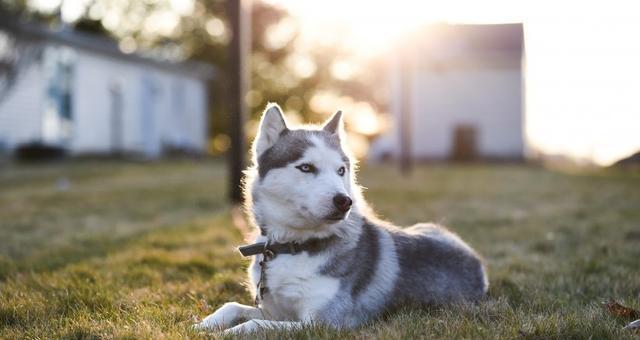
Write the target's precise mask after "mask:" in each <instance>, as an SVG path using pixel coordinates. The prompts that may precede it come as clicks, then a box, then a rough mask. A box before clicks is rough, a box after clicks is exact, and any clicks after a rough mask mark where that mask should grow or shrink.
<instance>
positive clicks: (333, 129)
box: [322, 110, 344, 135]
mask: <svg viewBox="0 0 640 340" xmlns="http://www.w3.org/2000/svg"><path fill="white" fill-rule="evenodd" d="M343 125H344V124H343V123H342V111H340V110H338V111H337V112H336V113H334V114H333V116H332V117H331V118H329V120H328V121H327V122H326V123H324V126H323V127H322V130H324V131H327V132H329V133H330V134H333V135H340V134H342V129H343V128H344V126H343Z"/></svg>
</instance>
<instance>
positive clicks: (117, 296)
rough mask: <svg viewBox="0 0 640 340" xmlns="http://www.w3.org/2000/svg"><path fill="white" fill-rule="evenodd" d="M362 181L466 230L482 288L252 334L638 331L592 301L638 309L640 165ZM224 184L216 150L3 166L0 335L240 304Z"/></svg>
mask: <svg viewBox="0 0 640 340" xmlns="http://www.w3.org/2000/svg"><path fill="white" fill-rule="evenodd" d="M65 178H66V179H68V183H69V185H68V187H67V185H66V184H65V182H66V180H65ZM361 182H362V184H363V185H364V186H366V187H368V190H367V191H366V197H367V198H368V199H369V201H370V202H371V203H372V205H373V206H374V207H375V208H376V210H377V211H378V212H379V213H380V215H381V216H383V217H385V218H387V219H389V220H391V221H394V222H396V223H398V224H403V225H408V224H412V223H415V222H418V221H437V222H442V223H445V224H446V225H448V226H449V227H450V228H451V229H453V230H454V231H456V232H457V233H459V234H460V235H461V236H462V237H463V238H464V239H466V240H468V242H469V243H471V244H472V245H473V246H474V247H475V248H476V249H477V250H478V251H479V252H480V253H481V254H483V255H484V257H485V258H486V260H487V262H488V265H489V275H490V283H491V288H490V292H489V297H488V298H487V299H486V300H485V301H482V302H481V303H479V304H475V305H466V306H465V305H461V306H449V307H433V308H430V309H407V310H405V311H402V312H400V313H395V314H392V315H387V316H385V317H384V318H383V319H382V320H379V321H376V322H373V323H371V324H369V325H365V326H363V327H361V328H360V329H357V330H353V331H340V332H338V331H334V330H330V329H327V328H323V327H310V328H305V329H303V330H300V331H297V332H293V333H288V334H283V333H278V332H269V333H266V334H261V335H263V336H267V337H269V338H272V339H279V338H284V337H292V338H316V337H322V338H327V339H333V338H343V339H352V338H357V339H364V338H372V337H379V338H406V339H413V338H443V339H447V338H468V339H475V338H558V339H566V338H594V339H600V338H625V337H626V338H636V339H637V338H638V335H637V334H638V333H635V334H634V333H631V332H627V331H623V330H621V327H622V326H623V325H624V324H625V320H620V319H617V318H615V317H613V316H611V315H609V314H608V313H607V312H606V311H604V310H603V308H602V307H601V305H600V303H601V302H602V301H603V300H606V299H609V298H614V299H616V300H618V301H620V302H621V303H623V304H625V305H629V306H631V307H635V308H640V174H638V173H632V172H612V171H607V172H599V173H592V174H582V175H568V174H560V173H553V172H549V171H545V170H542V169H538V168H532V167H525V166H430V167H426V166H425V167H420V168H417V169H416V171H415V172H414V173H413V175H412V176H411V177H410V178H406V179H403V178H400V177H399V176H398V175H397V173H396V171H395V170H394V169H392V168H388V167H387V168H383V167H366V168H365V169H363V170H362V175H361ZM224 184H225V169H224V166H223V164H222V163H216V162H204V163H190V162H178V163H154V164H135V163H128V164H124V163H115V162H77V163H70V164H64V165H63V164H58V165H47V166H20V167H17V166H12V167H8V168H3V169H0V338H71V339H79V338H184V337H191V338H196V337H199V336H206V335H201V334H196V333H194V332H192V331H190V330H189V329H188V326H189V325H190V324H191V323H192V322H193V321H194V320H196V319H198V318H201V317H204V316H205V315H207V314H208V313H211V312H212V311H213V310H215V308H216V307H217V306H219V305H221V304H222V303H224V302H226V301H239V302H243V303H251V300H252V299H251V297H250V296H249V295H248V294H247V293H246V290H245V287H244V283H243V282H244V270H245V268H246V266H247V261H246V260H244V259H242V258H241V257H240V256H239V255H238V254H237V253H235V251H234V248H233V247H234V246H235V245H238V244H240V243H242V242H243V241H242V235H240V233H239V231H238V230H236V229H235V228H234V227H233V226H232V223H231V217H230V208H229V206H228V205H227V204H226V203H225V187H224ZM65 187H67V188H65Z"/></svg>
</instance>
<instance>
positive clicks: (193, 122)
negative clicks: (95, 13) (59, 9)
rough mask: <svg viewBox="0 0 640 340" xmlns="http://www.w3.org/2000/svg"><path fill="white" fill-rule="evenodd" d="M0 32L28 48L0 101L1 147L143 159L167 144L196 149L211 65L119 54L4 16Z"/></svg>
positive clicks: (94, 41)
mask: <svg viewBox="0 0 640 340" xmlns="http://www.w3.org/2000/svg"><path fill="white" fill-rule="evenodd" d="M0 35H2V37H0V38H2V39H5V41H9V40H12V39H13V40H14V41H20V43H21V44H23V46H25V45H26V46H28V48H24V49H23V50H22V51H21V52H22V54H23V55H19V56H18V58H21V60H18V61H19V63H20V64H21V67H20V68H19V72H18V73H17V74H16V75H15V77H14V79H13V80H12V83H13V84H12V85H11V86H10V87H8V90H6V91H5V93H3V94H2V96H1V97H0V145H2V146H3V148H4V149H8V150H13V149H15V148H16V147H17V146H19V145H21V144H23V143H30V142H41V143H44V144H49V145H57V146H62V147H64V148H66V149H67V150H68V151H69V152H70V153H71V154H85V153H90V154H96V153H97V154H100V153H112V152H125V153H135V154H142V155H146V156H149V157H155V156H158V155H160V154H161V153H162V151H163V149H164V148H167V147H170V148H181V149H189V150H192V151H202V150H204V148H205V146H206V139H207V101H208V99H207V81H208V80H209V79H210V78H211V77H212V76H213V73H214V69H213V68H212V67H211V66H209V65H205V64H201V63H194V62H181V63H173V62H166V61H159V60H157V59H153V58H150V57H143V56H141V55H137V54H126V53H123V52H122V51H121V50H120V49H119V48H118V45H117V44H116V43H115V42H113V41H111V40H107V39H104V38H100V37H97V36H94V35H90V34H87V33H82V32H77V31H73V30H71V29H60V30H51V29H48V28H44V27H42V26H37V25H33V24H26V23H18V22H12V21H8V20H4V19H3V20H2V22H1V23H0ZM0 45H2V44H0ZM4 45H5V48H6V46H7V44H6V43H5V44H4ZM4 52H5V54H6V51H4Z"/></svg>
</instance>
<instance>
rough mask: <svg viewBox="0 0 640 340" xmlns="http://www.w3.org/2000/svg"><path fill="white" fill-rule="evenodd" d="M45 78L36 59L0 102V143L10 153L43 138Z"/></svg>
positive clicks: (19, 76)
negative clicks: (17, 147) (11, 150)
mask: <svg viewBox="0 0 640 340" xmlns="http://www.w3.org/2000/svg"><path fill="white" fill-rule="evenodd" d="M44 84H45V82H44V76H43V72H42V65H41V63H40V60H39V59H36V60H35V61H34V62H33V63H32V64H30V65H29V66H28V67H27V68H26V69H25V70H24V71H23V72H21V73H20V74H19V75H18V77H17V79H16V80H15V83H14V85H13V86H12V87H11V88H10V89H9V90H8V91H9V92H7V93H6V94H5V97H4V98H2V100H0V143H2V144H4V145H5V146H6V147H8V148H9V149H12V148H15V147H16V146H17V145H19V144H22V143H27V142H30V141H35V140H40V139H41V137H42V110H43V108H44V105H43V103H44V93H45V88H44V86H45V85H44Z"/></svg>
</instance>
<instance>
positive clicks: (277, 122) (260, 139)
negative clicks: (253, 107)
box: [254, 103, 288, 156]
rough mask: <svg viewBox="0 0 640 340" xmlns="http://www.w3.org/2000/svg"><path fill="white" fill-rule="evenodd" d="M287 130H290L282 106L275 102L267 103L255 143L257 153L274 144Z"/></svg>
mask: <svg viewBox="0 0 640 340" xmlns="http://www.w3.org/2000/svg"><path fill="white" fill-rule="evenodd" d="M285 130H288V128H287V121H286V120H285V119H284V115H283V114H282V110H281V109H280V106H278V104H275V103H269V104H267V107H266V108H265V109H264V113H262V118H261V119H260V128H259V129H258V135H257V136H256V140H255V143H254V153H255V155H256V156H259V155H261V154H262V153H263V152H264V151H266V150H267V149H268V148H270V147H271V146H273V144H275V142H276V141H277V140H278V138H279V137H280V134H281V133H282V132H283V131H285Z"/></svg>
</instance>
